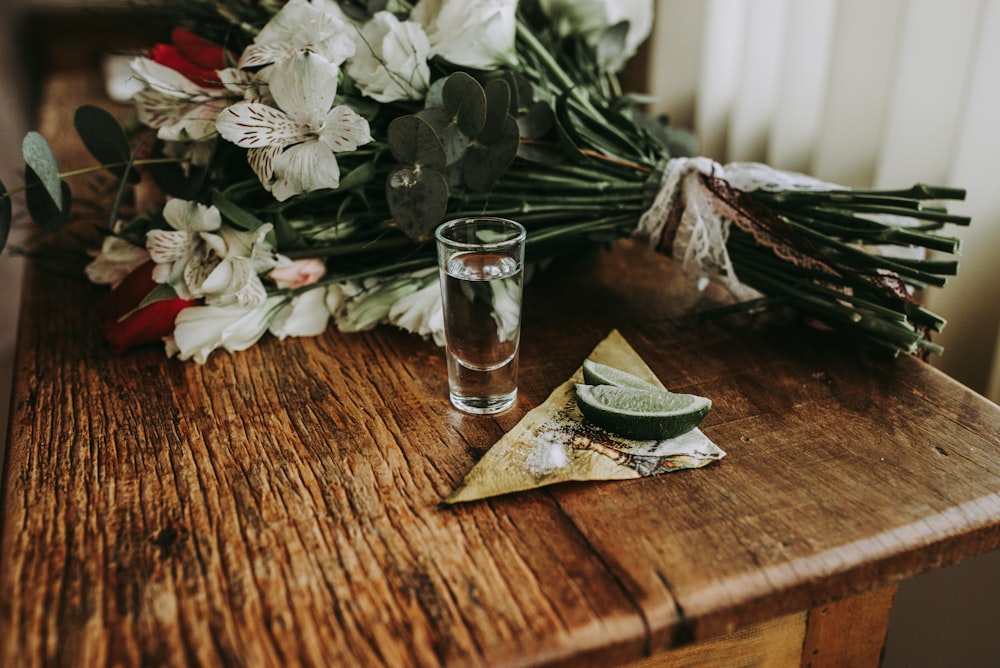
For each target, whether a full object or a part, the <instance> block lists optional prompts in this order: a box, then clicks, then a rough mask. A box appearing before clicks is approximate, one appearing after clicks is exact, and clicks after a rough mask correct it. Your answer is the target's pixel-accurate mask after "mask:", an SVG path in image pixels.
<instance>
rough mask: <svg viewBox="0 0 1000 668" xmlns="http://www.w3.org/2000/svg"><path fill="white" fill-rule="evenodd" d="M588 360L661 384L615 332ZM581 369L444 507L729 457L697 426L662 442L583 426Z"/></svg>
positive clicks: (494, 451) (697, 465)
mask: <svg viewBox="0 0 1000 668" xmlns="http://www.w3.org/2000/svg"><path fill="white" fill-rule="evenodd" d="M589 359H591V360H593V361H595V362H600V363H601V364H607V365H608V366H612V367H615V368H617V369H621V370H622V371H627V372H628V373H631V374H633V375H635V376H638V377H640V378H642V379H643V380H646V381H648V382H650V383H653V384H655V385H657V386H659V387H663V385H662V383H660V381H659V380H658V379H657V378H656V376H655V375H654V374H653V372H652V371H651V370H650V369H649V367H648V366H646V363H645V362H643V361H642V358H641V357H639V355H638V354H637V353H636V352H635V350H633V349H632V347H631V346H630V345H629V344H628V342H627V341H625V339H624V337H622V335H621V334H620V333H619V332H618V331H617V330H614V331H612V332H611V334H609V335H608V337H607V338H606V339H604V341H602V342H601V343H600V344H598V346H597V347H596V348H595V349H594V351H593V352H592V353H591V354H590V358H589ZM581 382H583V367H582V366H581V367H580V368H578V369H577V371H576V373H575V374H573V376H572V377H571V378H570V379H569V380H567V381H566V382H565V383H563V384H562V385H560V386H559V387H557V388H556V389H555V391H553V392H552V394H551V395H549V398H548V399H546V400H545V403H543V404H542V405H540V406H538V407H537V408H535V409H534V410H532V411H531V412H530V413H528V414H527V415H525V416H524V418H522V419H521V421H520V422H518V423H517V426H515V427H514V428H513V429H512V430H511V431H509V432H508V433H507V434H505V435H504V436H503V438H501V439H500V440H499V441H497V442H496V443H495V444H494V445H493V447H492V448H490V449H489V450H488V451H487V452H486V454H485V455H483V458H482V459H480V460H479V462H478V463H477V464H476V465H475V466H474V467H473V468H472V470H471V471H469V473H468V474H467V475H466V476H465V479H464V480H463V481H462V483H461V484H460V485H459V486H458V488H457V489H455V491H454V492H452V493H451V494H450V495H449V496H448V498H446V499H445V500H444V503H447V504H452V503H461V502H465V501H475V500H477V499H484V498H487V497H491V496H497V495H500V494H508V493H510V492H520V491H524V490H528V489H535V488H537V487H544V486H546V485H553V484H555V483H560V482H568V481H585V480H627V479H631V478H641V477H643V476H650V475H658V474H660V473H669V472H670V471H678V470H681V469H692V468H700V467H702V466H705V465H707V464H710V463H711V462H714V461H716V460H717V459H721V458H722V457H724V456H725V455H726V453H725V452H723V451H722V450H721V449H719V447H718V446H716V445H715V444H714V443H712V441H711V440H709V439H708V437H707V436H705V435H704V434H703V433H702V432H701V430H700V429H693V430H692V431H689V432H687V433H686V434H683V435H681V436H678V437H676V438H671V439H667V440H664V441H633V440H630V439H627V438H621V437H620V436H616V435H614V434H612V433H610V432H608V431H605V430H603V429H600V428H599V427H596V426H594V425H592V424H590V423H588V422H584V419H583V416H582V415H581V414H580V410H579V408H577V405H576V389H575V385H576V383H581Z"/></svg>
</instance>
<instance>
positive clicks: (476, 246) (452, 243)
mask: <svg viewBox="0 0 1000 668" xmlns="http://www.w3.org/2000/svg"><path fill="white" fill-rule="evenodd" d="M477 220H478V221H484V222H489V223H497V227H506V228H508V229H510V230H512V231H514V232H516V234H515V235H514V236H512V237H510V238H508V239H504V240H502V241H481V242H470V241H458V240H456V239H450V238H448V237H446V236H444V234H445V233H446V232H448V231H449V230H451V229H454V228H457V227H459V226H460V225H463V224H466V223H469V222H470V221H477ZM527 236H528V231H527V230H526V229H525V228H524V225H522V224H521V223H519V222H517V221H516V220H511V219H510V218H501V217H499V216H463V217H461V218H453V219H452V220H449V221H446V222H444V223H441V224H440V225H438V226H437V229H435V230H434V238H435V239H436V240H437V241H438V242H439V243H442V244H445V245H447V246H448V247H449V248H457V249H463V250H482V249H487V250H488V249H495V248H507V247H509V246H514V245H517V244H519V243H522V242H523V241H524V240H525V239H526V238H527Z"/></svg>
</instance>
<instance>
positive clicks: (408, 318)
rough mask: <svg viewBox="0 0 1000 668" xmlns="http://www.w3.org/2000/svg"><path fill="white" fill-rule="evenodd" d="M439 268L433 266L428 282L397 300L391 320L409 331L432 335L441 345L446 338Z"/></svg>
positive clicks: (426, 335) (435, 341) (421, 334)
mask: <svg viewBox="0 0 1000 668" xmlns="http://www.w3.org/2000/svg"><path fill="white" fill-rule="evenodd" d="M437 272H438V270H437V268H436V267H435V268H431V269H429V270H428V273H430V274H433V275H431V276H430V280H428V282H427V284H426V285H424V287H422V288H420V289H419V290H417V291H416V292H411V293H410V294H408V295H404V296H403V297H400V298H399V299H397V300H396V303H395V304H393V305H392V307H391V308H390V309H389V315H388V317H389V322H390V323H392V324H393V325H396V326H397V327H399V328H401V329H405V330H406V331H408V332H413V333H415V334H419V335H420V336H423V337H425V338H426V337H428V336H429V337H431V338H433V339H434V343H436V344H437V345H439V346H443V345H444V344H445V339H444V305H443V303H442V300H441V281H440V279H439V278H438V276H437Z"/></svg>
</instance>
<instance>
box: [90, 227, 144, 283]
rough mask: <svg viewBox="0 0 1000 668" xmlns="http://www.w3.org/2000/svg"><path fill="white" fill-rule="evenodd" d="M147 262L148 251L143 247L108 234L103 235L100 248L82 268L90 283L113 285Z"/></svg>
mask: <svg viewBox="0 0 1000 668" xmlns="http://www.w3.org/2000/svg"><path fill="white" fill-rule="evenodd" d="M147 262H149V252H148V251H147V250H146V249H145V248H143V247H142V246H136V245H135V244H134V243H132V242H130V241H126V240H125V239H122V238H121V237H117V236H115V235H113V234H109V235H108V236H106V237H104V241H103V242H102V243H101V250H100V251H99V252H98V253H97V254H96V255H95V257H94V259H93V260H92V261H91V262H90V263H89V264H88V265H87V266H86V267H85V268H84V272H85V273H86V274H87V278H88V279H90V282H91V283H96V284H97V285H111V286H115V285H118V283H119V282H121V280H122V279H123V278H125V277H126V276H128V275H129V274H131V273H132V272H133V271H135V270H136V269H138V268H139V267H141V266H142V265H144V264H146V263H147Z"/></svg>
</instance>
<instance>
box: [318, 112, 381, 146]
mask: <svg viewBox="0 0 1000 668" xmlns="http://www.w3.org/2000/svg"><path fill="white" fill-rule="evenodd" d="M371 140H372V135H371V127H370V126H369V125H368V121H367V120H366V119H365V118H364V116H361V115H359V114H357V113H356V112H355V111H354V110H353V109H351V108H350V107H347V106H344V105H338V106H336V107H334V108H333V109H331V110H330V113H329V115H327V117H326V127H325V128H324V129H323V132H322V134H321V135H320V141H322V142H323V143H324V144H326V145H327V146H329V147H330V149H331V150H332V151H335V152H337V153H341V152H343V151H354V150H356V149H357V148H358V146H361V145H362V144H367V143H368V142H370V141H371Z"/></svg>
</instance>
